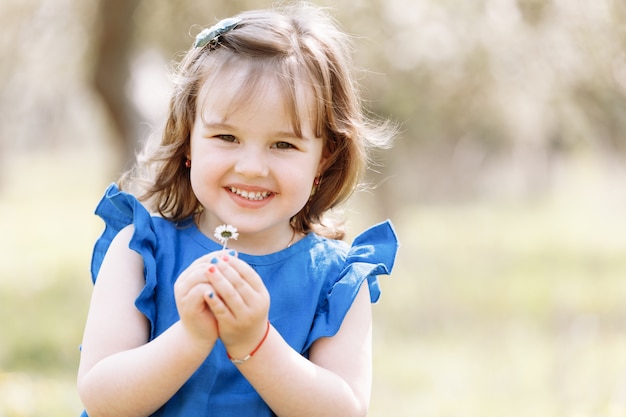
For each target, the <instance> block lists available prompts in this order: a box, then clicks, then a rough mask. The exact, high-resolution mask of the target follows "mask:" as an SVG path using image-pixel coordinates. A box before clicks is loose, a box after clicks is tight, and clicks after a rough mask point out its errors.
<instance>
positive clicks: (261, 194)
mask: <svg viewBox="0 0 626 417" xmlns="http://www.w3.org/2000/svg"><path fill="white" fill-rule="evenodd" d="M230 191H231V192H232V193H235V194H237V195H238V196H241V197H243V198H247V199H248V200H263V199H264V198H266V197H267V196H268V195H270V193H269V192H268V191H256V192H255V191H245V190H240V189H238V188H235V187H230Z"/></svg>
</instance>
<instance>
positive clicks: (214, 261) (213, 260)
mask: <svg viewBox="0 0 626 417" xmlns="http://www.w3.org/2000/svg"><path fill="white" fill-rule="evenodd" d="M219 261H220V260H219V259H217V258H211V263H212V264H216V263H218V262H219Z"/></svg>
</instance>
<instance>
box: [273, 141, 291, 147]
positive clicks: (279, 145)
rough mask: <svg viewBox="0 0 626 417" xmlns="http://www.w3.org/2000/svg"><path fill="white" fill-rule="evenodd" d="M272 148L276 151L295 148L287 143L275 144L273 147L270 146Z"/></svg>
mask: <svg viewBox="0 0 626 417" xmlns="http://www.w3.org/2000/svg"><path fill="white" fill-rule="evenodd" d="M272 148H276V149H295V146H293V145H292V144H291V143H289V142H276V143H275V144H274V145H272Z"/></svg>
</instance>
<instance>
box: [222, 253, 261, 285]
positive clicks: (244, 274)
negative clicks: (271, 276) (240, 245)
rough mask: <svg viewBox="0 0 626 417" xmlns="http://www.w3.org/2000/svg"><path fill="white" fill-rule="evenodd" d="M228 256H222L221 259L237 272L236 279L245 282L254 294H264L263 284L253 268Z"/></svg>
mask: <svg viewBox="0 0 626 417" xmlns="http://www.w3.org/2000/svg"><path fill="white" fill-rule="evenodd" d="M229 255H230V254H227V255H226V256H224V257H223V259H224V260H225V262H227V263H228V265H229V266H230V267H232V268H233V269H234V270H235V271H237V277H238V278H240V279H242V280H243V281H245V282H246V283H247V284H248V285H249V286H250V287H251V288H252V289H253V290H254V291H255V292H258V293H262V292H265V290H266V288H265V284H264V283H263V280H262V279H261V277H260V276H259V274H258V273H257V272H256V271H255V270H254V268H252V267H251V266H250V265H249V264H248V263H247V262H245V261H242V260H241V259H239V258H237V257H234V256H229Z"/></svg>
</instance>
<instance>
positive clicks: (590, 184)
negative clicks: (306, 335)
mask: <svg viewBox="0 0 626 417" xmlns="http://www.w3.org/2000/svg"><path fill="white" fill-rule="evenodd" d="M7 160H9V161H10V163H9V164H5V165H3V166H2V173H0V183H1V185H0V230H2V234H1V237H0V323H1V325H0V326H2V339H1V342H0V417H30V416H40V415H46V416H50V417H56V416H59V417H60V416H71V415H76V416H77V415H78V414H79V413H80V411H81V406H80V402H79V400H78V397H77V395H76V393H75V385H74V380H75V371H76V366H77V362H78V345H79V343H80V338H81V332H82V326H83V322H84V318H85V314H86V311H87V306H88V302H89V293H90V290H91V284H90V281H89V258H90V252H91V247H92V244H93V241H94V239H95V238H96V237H97V236H98V234H99V233H100V231H101V224H100V222H99V220H98V219H96V218H95V216H93V215H92V212H93V208H94V207H95V204H96V203H97V201H98V199H99V197H100V194H101V193H102V191H103V190H104V187H105V186H106V184H107V183H108V182H109V179H110V178H106V177H107V175H106V174H103V173H104V172H106V166H105V165H104V164H105V161H106V158H103V157H102V155H99V154H91V153H87V154H78V153H75V154H52V155H15V157H11V158H8V159H7ZM27 164H28V166H29V169H28V170H24V169H22V167H24V166H26V165H27ZM17 173H19V175H17ZM604 179H605V177H603V176H602V174H600V171H596V170H594V169H589V168H588V167H587V166H586V165H585V167H584V168H580V169H578V168H576V169H574V170H573V171H572V172H571V173H570V174H568V176H567V180H564V181H563V183H562V184H561V185H560V186H559V187H558V189H557V191H556V192H554V193H551V194H549V195H546V196H543V197H541V198H537V199H534V200H533V201H517V202H510V201H509V202H473V203H468V204H463V205H457V206H451V205H447V206H434V205H417V206H404V207H401V208H400V209H399V210H398V212H397V213H396V214H395V215H394V216H393V221H394V223H395V226H396V229H397V231H398V233H399V236H400V239H401V241H402V247H401V251H400V255H399V257H398V260H397V264H396V269H395V271H394V274H393V275H392V277H390V278H387V277H383V278H382V281H381V286H382V288H383V296H382V298H381V301H380V303H379V304H377V305H375V307H374V314H375V335H374V349H375V358H374V364H375V366H374V372H375V381H374V386H373V397H372V405H371V409H370V416H371V417H382V416H397V417H403V416H406V417H409V416H411V417H412V416H417V415H419V416H432V417H446V416H476V417H490V416H502V415H507V416H513V417H515V416H542V417H552V416H554V417H556V416H559V417H561V416H563V417H569V416H571V417H578V416H590V417H591V416H606V417H613V416H622V415H626V355H624V354H623V352H624V351H626V307H624V302H623V300H625V299H626V279H624V278H626V233H625V232H626V217H625V216H623V214H622V213H623V212H624V209H625V208H626V204H625V202H626V200H624V198H623V197H624V196H623V195H619V193H616V192H614V191H615V190H618V191H619V188H614V189H608V190H605V191H606V192H604V191H602V190H603V188H602V187H603V185H602V184H605V181H604ZM368 198H373V197H371V196H364V197H361V200H359V201H357V203H356V204H354V207H366V206H367V205H368V204H369V203H370V202H369V201H368ZM371 222H372V218H371V214H370V213H367V212H363V213H357V214H356V215H354V216H353V217H352V225H353V229H355V230H357V229H361V228H363V227H365V226H366V225H368V224H370V223H371Z"/></svg>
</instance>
